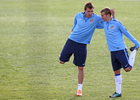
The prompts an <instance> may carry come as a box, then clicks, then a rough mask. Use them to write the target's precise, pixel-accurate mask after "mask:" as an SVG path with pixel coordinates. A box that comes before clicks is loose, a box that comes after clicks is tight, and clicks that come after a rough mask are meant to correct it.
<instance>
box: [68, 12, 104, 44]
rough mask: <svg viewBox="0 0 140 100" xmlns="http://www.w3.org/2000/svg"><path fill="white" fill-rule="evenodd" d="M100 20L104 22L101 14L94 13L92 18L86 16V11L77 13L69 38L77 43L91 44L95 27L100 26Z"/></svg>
mask: <svg viewBox="0 0 140 100" xmlns="http://www.w3.org/2000/svg"><path fill="white" fill-rule="evenodd" d="M99 22H103V20H102V18H101V16H98V15H96V14H94V13H93V14H92V16H91V17H90V18H86V17H85V12H80V13H77V14H76V16H75V19H74V25H73V28H72V29H73V31H72V32H71V34H70V36H69V39H71V40H73V41H75V42H77V43H82V44H90V41H91V38H92V35H93V33H94V31H95V28H100V27H98V23H99Z"/></svg>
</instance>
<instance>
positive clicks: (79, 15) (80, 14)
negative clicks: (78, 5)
mask: <svg viewBox="0 0 140 100" xmlns="http://www.w3.org/2000/svg"><path fill="white" fill-rule="evenodd" d="M83 15H84V12H78V13H77V14H76V15H75V16H76V17H81V16H83Z"/></svg>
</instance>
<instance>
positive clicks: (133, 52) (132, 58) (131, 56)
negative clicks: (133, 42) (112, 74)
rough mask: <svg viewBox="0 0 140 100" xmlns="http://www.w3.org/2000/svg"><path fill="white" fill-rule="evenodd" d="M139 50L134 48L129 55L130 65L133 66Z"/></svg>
mask: <svg viewBox="0 0 140 100" xmlns="http://www.w3.org/2000/svg"><path fill="white" fill-rule="evenodd" d="M136 52H137V50H133V51H132V52H131V54H130V56H129V64H130V67H133V65H134V61H135V56H136Z"/></svg>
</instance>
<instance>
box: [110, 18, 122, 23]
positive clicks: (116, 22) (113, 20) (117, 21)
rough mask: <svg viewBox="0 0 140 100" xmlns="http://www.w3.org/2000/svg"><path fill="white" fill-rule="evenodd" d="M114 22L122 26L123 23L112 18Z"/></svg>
mask: <svg viewBox="0 0 140 100" xmlns="http://www.w3.org/2000/svg"><path fill="white" fill-rule="evenodd" d="M112 21H113V22H114V23H116V24H122V22H121V21H119V20H117V19H114V18H112Z"/></svg>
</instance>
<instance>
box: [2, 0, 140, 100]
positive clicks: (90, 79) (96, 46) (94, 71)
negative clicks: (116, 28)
mask: <svg viewBox="0 0 140 100" xmlns="http://www.w3.org/2000/svg"><path fill="white" fill-rule="evenodd" d="M85 2H87V1H86V0H77V1H75V0H3V1H2V0H1V1H0V100H19V99H20V100H109V98H108V96H109V95H111V94H112V93H113V92H115V83H114V73H113V71H112V67H111V62H110V53H109V51H108V48H107V44H106V40H105V35H104V31H103V30H96V31H95V33H94V35H93V38H92V42H91V44H90V45H88V56H87V61H86V66H85V78H84V83H83V96H82V97H76V96H75V94H76V90H77V74H78V69H77V67H76V66H75V65H73V63H72V62H73V56H72V57H71V60H70V62H68V63H66V64H64V65H61V64H59V55H60V53H61V50H62V48H63V46H64V44H65V42H66V40H67V38H68V36H69V34H70V31H71V28H72V26H73V20H74V16H75V14H76V13H77V12H82V11H83V7H84V4H85ZM93 4H94V6H95V10H94V12H95V13H96V14H100V10H101V9H102V8H104V7H107V6H108V7H110V8H115V11H116V18H117V19H118V20H120V21H121V22H122V23H123V24H124V25H125V26H126V28H127V29H128V30H129V32H130V33H131V34H132V35H133V36H134V37H135V38H136V39H137V40H138V41H140V28H139V26H140V19H139V16H140V13H139V8H140V7H139V5H140V0H134V1H133V0H94V1H93ZM124 39H125V43H126V45H127V47H128V48H129V47H131V46H133V45H134V44H133V43H131V42H130V41H129V40H128V39H127V38H124ZM129 53H130V52H129ZM139 65H140V52H137V55H136V60H135V66H134V68H133V70H132V71H131V72H130V73H126V72H124V70H122V77H123V83H122V95H123V97H121V98H118V100H139V99H140V95H139V94H140V84H139V83H140V78H139V76H140V66H139ZM111 100H112V99H111Z"/></svg>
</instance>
